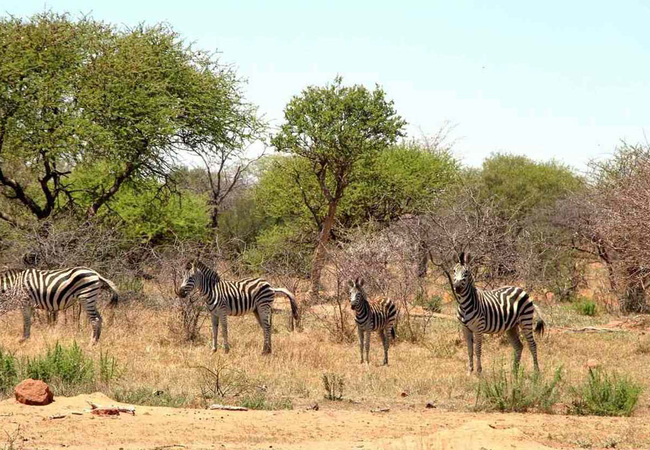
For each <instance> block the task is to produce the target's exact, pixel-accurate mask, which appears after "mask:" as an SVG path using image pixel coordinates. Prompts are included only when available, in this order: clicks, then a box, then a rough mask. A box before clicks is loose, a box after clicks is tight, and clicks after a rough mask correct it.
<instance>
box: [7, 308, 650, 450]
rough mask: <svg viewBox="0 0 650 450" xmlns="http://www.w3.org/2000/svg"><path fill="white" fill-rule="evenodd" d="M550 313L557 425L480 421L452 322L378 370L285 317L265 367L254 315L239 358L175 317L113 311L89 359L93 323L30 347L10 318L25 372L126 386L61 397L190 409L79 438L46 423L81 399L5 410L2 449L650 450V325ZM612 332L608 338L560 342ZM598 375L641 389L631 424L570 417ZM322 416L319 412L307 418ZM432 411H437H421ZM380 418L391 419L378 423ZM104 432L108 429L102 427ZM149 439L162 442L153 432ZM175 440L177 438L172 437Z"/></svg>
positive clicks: (487, 366) (49, 329)
mask: <svg viewBox="0 0 650 450" xmlns="http://www.w3.org/2000/svg"><path fill="white" fill-rule="evenodd" d="M540 305H541V306H542V308H543V310H544V313H545V318H546V320H547V324H548V326H549V328H548V333H547V334H546V336H545V337H544V338H543V339H540V340H539V341H538V342H539V355H540V365H541V367H542V373H543V374H544V376H545V377H552V374H553V372H554V370H555V369H556V368H558V367H562V373H563V381H562V382H561V384H560V386H559V402H558V404H556V405H555V407H554V408H553V412H554V413H553V414H538V413H535V412H530V413H525V414H514V413H512V414H510V413H495V412H476V410H475V406H476V398H477V395H476V394H477V385H478V377H476V376H475V375H474V376H467V375H466V373H465V367H466V358H467V356H466V347H465V343H464V341H462V339H461V334H460V330H459V327H458V325H457V323H456V321H455V320H446V319H440V318H435V319H432V320H431V322H430V326H429V329H428V331H427V334H426V337H425V338H424V339H423V340H422V342H418V343H410V342H405V341H403V340H400V339H399V336H398V342H397V343H396V345H394V346H392V347H391V350H390V365H389V366H388V367H383V366H381V365H380V363H381V360H382V347H381V343H380V340H379V338H378V337H377V336H374V335H373V339H372V341H371V349H370V353H371V364H370V365H365V364H364V365H361V364H359V353H358V351H359V350H358V344H357V342H356V341H344V342H336V340H334V339H333V338H332V335H331V333H329V332H328V331H327V329H326V328H325V327H323V326H322V324H321V323H318V322H317V320H316V318H315V316H314V315H313V314H307V315H306V317H305V318H304V321H303V330H302V331H301V332H298V331H295V332H290V331H289V330H288V327H287V322H288V319H287V318H288V316H285V315H283V314H276V315H275V316H274V335H273V355H271V356H263V355H261V354H260V353H261V347H262V333H261V330H260V329H259V327H258V325H257V322H256V321H255V318H254V317H253V316H252V315H249V316H245V317H243V318H231V319H230V321H229V331H230V333H229V334H230V341H231V344H232V346H233V348H232V350H231V352H230V353H229V354H228V355H225V354H224V353H223V350H222V349H220V350H219V352H217V353H216V354H212V353H211V351H210V342H209V339H210V327H209V322H208V321H207V320H205V321H204V322H203V326H202V332H201V338H200V339H199V341H198V342H196V343H186V342H182V340H181V339H179V336H178V335H175V334H174V333H173V332H171V331H170V329H171V328H170V326H169V323H170V320H172V315H171V313H170V312H169V311H155V310H151V309H145V308H138V307H127V306H120V307H118V309H116V310H115V311H109V310H108V308H106V307H104V308H103V312H104V318H105V321H104V331H103V334H102V338H101V341H100V344H99V345H97V346H95V347H91V346H90V345H89V336H90V327H89V326H88V324H87V323H86V321H85V319H84V320H82V323H81V325H76V324H71V323H72V321H71V320H70V321H67V320H66V318H59V321H58V323H57V324H56V325H54V326H47V325H45V324H44V323H43V322H40V323H38V322H37V323H35V324H34V325H33V328H32V337H31V339H30V341H29V342H28V343H20V342H19V338H20V336H21V332H22V320H20V316H19V314H17V313H10V314H7V315H5V316H3V317H2V318H0V327H1V332H0V346H2V347H3V348H4V349H6V350H8V351H10V352H14V354H15V355H16V356H18V357H19V358H24V357H28V356H33V355H36V354H39V353H44V352H45V351H46V349H47V348H48V347H51V346H52V345H53V344H54V343H55V342H56V341H59V342H62V343H66V344H69V343H71V342H72V341H76V342H78V343H79V344H80V345H81V347H82V348H83V350H84V351H85V352H86V353H87V354H89V355H92V357H93V358H96V359H97V358H99V356H98V355H99V354H100V352H109V354H110V355H112V356H114V357H116V358H117V361H118V367H119V368H120V372H121V376H120V377H119V378H118V379H117V380H114V381H112V382H110V383H109V384H108V385H100V386H92V387H83V388H80V391H79V392H75V390H69V391H66V392H64V394H65V395H67V396H73V395H75V394H79V393H85V394H87V393H88V392H90V391H88V389H92V390H100V391H101V392H103V393H104V394H106V395H108V396H110V397H111V398H113V399H116V398H117V399H118V400H120V401H122V402H125V403H140V404H148V405H155V406H180V407H182V408H176V409H168V408H146V407H144V406H139V407H138V409H139V411H146V412H145V413H144V415H142V414H137V415H136V418H131V417H130V416H128V417H123V416H120V418H118V419H99V418H98V419H97V420H95V421H94V422H88V423H92V426H91V427H88V426H83V424H84V423H85V422H87V421H88V420H90V418H86V417H83V418H82V417H77V416H71V417H68V418H65V419H60V420H58V421H56V420H54V421H51V420H47V419H45V420H44V419H43V418H44V417H47V416H48V415H51V414H53V413H56V412H58V411H59V410H60V409H61V408H63V409H65V408H66V407H67V408H74V407H76V408H77V409H83V407H84V406H85V405H84V404H83V397H74V398H76V399H77V400H76V401H77V403H80V404H78V405H76V406H72V403H70V401H72V400H73V399H74V398H73V399H63V398H61V399H60V400H59V401H55V403H54V404H52V405H50V406H48V407H46V408H47V409H45V408H41V409H39V408H36V407H26V406H23V405H18V404H16V402H15V400H13V399H8V400H5V401H3V402H2V403H0V421H1V422H0V423H2V428H3V432H2V434H1V435H0V442H2V441H1V440H2V439H3V438H6V439H5V440H6V442H7V444H5V448H60V447H61V445H65V446H70V447H77V448H175V447H165V446H169V445H173V444H174V445H175V444H182V445H184V446H185V447H182V446H181V447H178V448H188V447H189V448H212V445H213V444H214V445H215V446H217V444H219V445H221V444H223V445H224V446H226V447H228V448H231V447H236V448H247V447H255V448H269V446H273V448H362V447H363V448H481V447H483V448H544V447H543V445H545V446H547V447H551V448H614V447H616V448H650V424H648V419H649V418H650V413H649V405H650V389H649V388H650V381H649V380H650V377H649V375H650V335H646V332H645V330H646V329H650V321H645V320H644V319H642V318H641V319H638V320H631V319H629V318H628V319H624V320H622V319H621V318H617V317H613V316H610V315H608V314H606V313H604V312H602V311H601V312H599V314H598V315H596V316H595V317H586V316H580V315H578V314H577V313H576V312H575V310H574V309H573V308H572V307H570V305H564V304H556V305H553V304H550V303H549V304H545V303H544V302H541V303H540ZM276 307H278V308H284V309H286V308H288V303H287V304H285V300H279V299H278V300H276ZM453 310H454V305H453V304H451V303H449V302H448V303H446V304H445V305H444V307H443V313H445V314H453ZM66 322H68V323H66ZM607 324H610V325H611V326H612V327H613V331H612V332H601V333H585V332H566V331H565V330H564V328H565V327H573V328H577V327H582V326H598V327H602V326H607ZM350 325H351V324H350ZM399 333H400V328H399V327H398V334H399ZM220 343H221V340H220ZM511 355H512V350H511V348H510V346H509V345H507V344H504V343H503V341H502V340H501V339H499V338H498V337H490V338H487V340H486V342H485V344H484V351H483V367H484V371H485V375H488V376H489V374H490V373H491V372H492V371H493V370H494V369H495V368H498V367H501V366H503V365H505V366H506V367H509V364H510V361H511ZM523 355H524V356H523V359H522V362H523V365H524V367H525V368H526V369H527V370H530V369H531V367H532V362H531V358H530V354H529V353H528V350H527V349H524V354H523ZM588 365H592V366H593V365H599V366H601V367H603V368H605V369H609V370H616V371H617V372H619V373H622V374H625V375H628V376H629V377H630V378H631V379H632V380H634V381H636V382H638V383H640V384H641V385H642V386H643V387H644V391H643V393H642V395H641V398H640V401H639V406H638V408H637V409H636V411H635V412H634V414H633V416H632V417H630V418H599V417H578V416H567V415H565V414H566V412H567V405H569V404H570V403H571V401H572V392H571V390H570V388H569V386H572V385H577V384H579V383H581V382H582V381H584V379H585V377H586V374H587V371H588V368H587V366H588ZM206 368H207V369H210V370H211V371H212V372H215V373H216V372H219V373H220V387H221V389H222V390H223V391H225V392H223V393H224V394H225V396H223V397H214V398H206V393H208V392H210V390H211V389H213V387H214V381H215V380H214V377H213V376H211V375H208V374H209V372H208V371H207V370H206ZM325 373H329V374H336V375H337V376H339V377H340V378H341V379H342V380H343V382H344V385H343V392H342V394H343V395H342V397H343V398H342V400H340V401H330V400H325V399H324V395H325V389H324V386H323V380H322V377H323V374H325ZM485 375H484V376H485ZM154 393H155V394H154ZM97 395H100V394H97ZM66 401H67V402H68V403H66ZM108 401H109V400H108V399H104V401H103V402H104V403H105V402H108ZM211 403H223V404H233V405H238V404H244V405H247V406H251V405H254V406H252V407H253V408H256V409H264V410H268V411H248V412H225V411H205V407H206V406H207V405H208V404H211ZM314 403H318V404H319V410H318V411H313V410H308V409H309V408H310V407H311V406H312V405H313V404H314ZM427 403H433V404H434V405H435V408H431V409H427V408H425V405H426V404H427ZM66 405H67V406H66ZM188 408H189V409H188ZM382 408H389V411H387V412H371V411H372V410H377V409H382ZM44 411H46V412H44ZM147 412H148V413H147ZM3 413H4V415H3ZM177 419H178V420H177ZM102 420H103V421H105V423H106V425H100V424H99V423H100V422H101V421H102ZM135 420H139V421H141V422H133V421H135ZM129 421H132V422H129ZM102 423H103V422H102ZM129 423H130V425H129ZM137 424H139V425H137ZM18 425H21V428H20V430H18V431H16V430H17V426H18ZM111 427H114V429H113V428H111ZM152 427H153V430H156V429H160V430H162V431H160V432H154V431H153V430H152V429H151V428H152ZM110 430H113V431H110ZM169 430H177V431H175V432H174V433H171V436H170V435H169V434H170V433H169V432H168V431H169ZM12 433H14V434H15V433H20V440H21V441H22V443H21V445H22V447H18V446H16V445H17V444H16V443H14V444H9V443H10V441H11V439H10V436H11V435H12ZM84 433H85V434H84ZM445 433H446V434H445ZM474 435H476V436H475V437H474V438H471V439H470V436H474ZM459 436H460V437H465V438H461V439H460V440H459ZM25 439H26V440H25ZM88 439H89V440H90V443H89V442H88V441H87V440H88ZM471 442H475V443H476V445H477V446H476V447H474V446H471V445H470V443H471ZM481 443H483V444H481ZM479 444H480V445H479ZM502 444H503V447H502V446H501V445H502ZM506 444H507V445H506ZM10 445H13V447H11V446H10ZM364 445H365V447H364ZM472 445H473V444H472ZM0 448H1V447H0Z"/></svg>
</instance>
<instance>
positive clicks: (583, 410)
mask: <svg viewBox="0 0 650 450" xmlns="http://www.w3.org/2000/svg"><path fill="white" fill-rule="evenodd" d="M572 391H573V395H574V396H575V400H574V401H573V403H572V405H571V407H570V408H569V411H570V413H571V414H578V415H594V416H630V415H632V412H633V411H634V409H635V408H636V405H637V402H638V401H639V395H641V391H642V388H641V386H640V385H639V384H637V383H635V382H633V381H631V380H630V379H629V378H627V377H625V376H619V375H617V374H616V373H611V374H610V373H607V372H606V371H604V370H600V369H589V373H588V375H587V380H586V381H585V383H584V384H583V385H582V386H580V387H579V388H577V389H572Z"/></svg>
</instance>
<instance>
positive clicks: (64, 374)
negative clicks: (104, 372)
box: [24, 342, 95, 386]
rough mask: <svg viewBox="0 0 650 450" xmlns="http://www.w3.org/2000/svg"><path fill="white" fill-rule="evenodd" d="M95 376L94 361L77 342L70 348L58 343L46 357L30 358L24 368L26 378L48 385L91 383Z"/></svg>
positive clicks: (49, 349) (49, 350)
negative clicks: (57, 383) (54, 383)
mask: <svg viewBox="0 0 650 450" xmlns="http://www.w3.org/2000/svg"><path fill="white" fill-rule="evenodd" d="M94 375H95V368H94V364H93V360H92V359H91V358H89V357H88V356H86V355H85V354H84V352H83V350H81V348H80V347H79V346H78V345H77V343H76V342H73V343H72V345H71V346H68V347H65V346H63V345H61V344H59V343H58V342H57V343H56V344H55V345H54V348H48V350H47V352H46V354H45V355H44V356H36V357H34V358H33V359H32V358H28V359H27V361H26V363H25V367H24V376H25V377H26V378H33V379H35V380H43V381H45V382H46V383H50V382H60V383H62V384H63V385H64V386H75V385H80V384H85V383H90V382H92V381H93V378H94Z"/></svg>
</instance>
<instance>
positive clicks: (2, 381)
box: [0, 349, 19, 394]
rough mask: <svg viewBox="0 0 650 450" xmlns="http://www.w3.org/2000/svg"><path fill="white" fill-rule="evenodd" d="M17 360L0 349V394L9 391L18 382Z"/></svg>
mask: <svg viewBox="0 0 650 450" xmlns="http://www.w3.org/2000/svg"><path fill="white" fill-rule="evenodd" d="M18 370H19V365H18V360H17V359H16V357H15V356H14V355H13V354H11V353H7V352H5V351H4V350H3V349H0V394H7V393H9V392H10V391H11V390H12V389H13V388H14V386H15V385H16V383H17V382H18Z"/></svg>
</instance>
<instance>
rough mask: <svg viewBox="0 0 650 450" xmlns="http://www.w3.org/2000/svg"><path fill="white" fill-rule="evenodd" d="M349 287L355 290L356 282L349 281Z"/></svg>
mask: <svg viewBox="0 0 650 450" xmlns="http://www.w3.org/2000/svg"><path fill="white" fill-rule="evenodd" d="M348 286H350V287H351V288H353V287H354V281H352V280H348Z"/></svg>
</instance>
